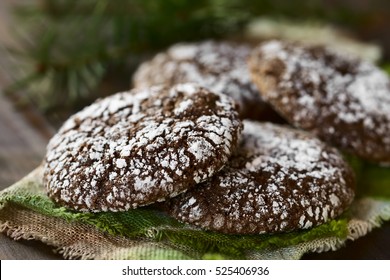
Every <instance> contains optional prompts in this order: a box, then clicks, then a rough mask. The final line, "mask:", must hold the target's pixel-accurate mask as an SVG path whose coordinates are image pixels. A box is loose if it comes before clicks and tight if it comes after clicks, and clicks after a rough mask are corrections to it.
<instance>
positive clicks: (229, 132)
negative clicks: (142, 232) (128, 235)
mask: <svg viewBox="0 0 390 280" xmlns="http://www.w3.org/2000/svg"><path fill="white" fill-rule="evenodd" d="M236 109H237V108H236V105H235V103H234V101H233V100H232V99H231V98H229V97H228V96H226V95H222V94H216V93H212V92H210V91H209V90H207V89H205V88H203V87H200V86H197V85H194V84H179V85H176V86H174V87H172V88H166V87H161V86H157V87H152V88H150V89H140V90H133V91H131V92H123V93H118V94H115V95H113V96H110V97H107V98H105V99H102V100H98V101H97V102H95V103H94V104H92V105H90V106H88V107H86V108H85V109H84V110H82V111H81V112H79V113H77V114H75V115H73V116H72V117H70V118H69V120H68V121H66V123H65V124H64V125H63V126H62V128H61V129H60V130H59V132H58V133H57V134H56V135H55V136H54V137H53V138H52V139H51V141H50V143H49V145H48V148H47V154H46V160H45V174H44V182H45V185H46V187H47V190H48V195H49V196H50V197H51V198H52V199H53V200H54V201H56V202H57V203H59V204H60V205H64V206H66V207H69V208H71V209H75V210H79V211H92V212H99V211H126V210H128V209H130V208H136V207H138V206H142V205H147V204H150V203H153V202H156V201H163V200H165V199H166V198H168V197H173V196H175V195H177V194H179V193H181V192H183V191H185V190H187V189H188V188H190V187H192V186H194V185H195V184H197V183H200V182H202V181H204V180H206V179H207V178H209V177H210V176H212V175H213V174H214V173H215V172H216V171H218V170H220V169H221V168H222V167H223V165H224V164H225V163H226V162H227V160H228V157H229V156H230V154H231V152H232V150H233V149H234V148H235V146H236V144H237V141H238V140H237V139H238V136H239V134H240V132H241V128H242V124H241V122H240V120H239V118H238V112H237V111H236Z"/></svg>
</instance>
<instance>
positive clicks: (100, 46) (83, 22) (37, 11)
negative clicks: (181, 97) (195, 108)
mask: <svg viewBox="0 0 390 280" xmlns="http://www.w3.org/2000/svg"><path fill="white" fill-rule="evenodd" d="M297 6H299V7H301V8H300V9H296V7H297ZM339 11H340V12H339V13H336V14H335V13H331V14H330V13H327V12H326V10H324V9H323V5H321V3H319V1H308V0H299V1H294V3H292V2H291V1H290V2H289V1H278V0H263V1H252V0H196V1H189V0H83V1H78V0H41V1H34V2H32V4H29V5H26V4H23V6H20V7H18V9H17V10H16V15H17V21H16V22H17V23H18V25H19V26H20V28H19V29H21V30H22V31H23V35H24V36H23V37H20V36H19V38H18V40H19V42H20V45H21V48H19V51H15V50H13V55H15V57H17V58H19V59H18V60H17V61H18V64H17V65H18V67H20V68H23V71H21V72H23V75H17V76H16V77H15V80H16V81H15V83H14V84H13V85H12V86H11V87H10V88H9V89H8V92H11V93H12V92H16V91H18V90H20V89H23V90H22V91H21V92H24V93H25V95H26V96H27V97H28V98H29V99H30V100H32V101H33V102H34V103H35V104H36V105H37V106H38V107H39V108H40V109H41V110H42V111H43V112H44V113H45V114H46V115H47V116H49V117H50V116H51V117H52V116H53V115H54V116H57V117H58V118H59V119H58V120H59V122H61V120H63V119H64V117H66V115H67V114H69V113H72V112H74V111H76V110H79V109H80V108H81V107H83V106H85V105H86V104H88V103H90V102H92V100H94V99H96V98H97V97H100V96H104V95H107V94H112V93H113V92H115V91H118V90H125V89H127V88H129V87H130V78H131V75H132V73H133V71H134V70H135V68H136V67H137V65H138V64H139V63H140V61H141V60H142V59H144V58H146V57H148V56H150V55H151V54H152V53H153V52H155V51H157V50H161V49H162V48H165V47H167V46H168V45H171V44H173V43H177V42H180V41H198V40H203V39H209V38H213V39H218V38H226V37H231V36H237V35H240V34H241V31H242V30H243V27H244V26H245V24H246V23H248V22H249V21H250V20H251V19H253V18H255V17H258V16H259V15H264V14H267V15H271V16H272V15H273V16H281V15H283V16H287V17H290V18H299V19H302V16H304V17H305V18H306V19H307V18H308V17H310V16H311V17H312V18H313V17H315V18H316V19H318V17H319V18H327V17H328V18H329V17H330V18H331V19H332V20H336V21H337V20H338V21H343V20H344V23H352V24H354V23H356V22H357V20H356V13H355V14H354V13H350V14H348V13H347V12H345V9H340V10H339ZM361 16H362V15H360V17H361ZM19 72H20V71H19ZM61 112H64V114H60V113H61Z"/></svg>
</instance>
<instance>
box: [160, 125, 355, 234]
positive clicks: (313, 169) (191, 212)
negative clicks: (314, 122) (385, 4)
mask: <svg viewBox="0 0 390 280" xmlns="http://www.w3.org/2000/svg"><path fill="white" fill-rule="evenodd" d="M354 187H355V179H354V174H353V173H352V171H351V169H350V167H349V166H348V165H347V163H346V162H345V161H344V160H343V158H342V157H341V155H340V154H339V152H338V151H337V150H336V149H335V148H331V147H329V146H327V145H326V144H325V143H323V142H322V141H320V140H319V139H318V138H316V137H314V136H312V135H311V134H308V133H306V132H303V131H299V130H295V129H292V128H288V127H284V126H279V125H274V124H271V123H257V122H249V121H244V130H243V132H242V136H241V140H240V144H239V146H238V149H237V151H236V153H235V155H234V156H232V158H231V159H230V161H229V162H228V164H227V165H226V166H225V167H224V168H223V169H222V171H220V172H219V173H218V174H216V175H215V176H213V177H212V178H211V179H209V180H207V181H206V182H204V183H202V184H200V185H199V186H198V187H197V188H194V189H191V190H188V191H187V192H186V193H183V194H181V195H179V196H177V197H175V198H173V199H171V200H169V201H167V202H166V209H168V210H167V211H168V212H169V213H170V214H171V215H172V216H173V217H175V218H177V219H178V220H180V221H183V222H186V223H188V224H192V225H195V226H198V227H201V228H204V229H208V230H214V231H218V232H223V233H231V234H258V233H275V232H286V231H292V230H297V229H308V228H311V227H313V226H316V225H320V224H323V223H325V222H327V221H329V220H330V219H332V218H335V217H336V216H338V215H340V214H341V213H342V212H343V211H344V210H345V209H346V208H347V207H348V206H349V205H350V203H351V202H352V200H353V197H354Z"/></svg>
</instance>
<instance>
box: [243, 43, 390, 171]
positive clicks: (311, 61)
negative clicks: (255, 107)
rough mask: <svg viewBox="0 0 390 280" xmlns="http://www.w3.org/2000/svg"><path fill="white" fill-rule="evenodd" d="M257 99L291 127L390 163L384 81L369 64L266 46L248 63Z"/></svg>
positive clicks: (389, 87)
mask: <svg viewBox="0 0 390 280" xmlns="http://www.w3.org/2000/svg"><path fill="white" fill-rule="evenodd" d="M249 64H250V70H251V74H252V77H253V80H254V82H255V83H256V84H257V86H258V87H259V89H260V90H261V93H262V96H263V98H264V99H265V100H267V101H268V102H269V103H270V104H271V105H273V107H274V108H275V110H276V111H278V112H279V113H280V114H281V115H282V116H284V117H285V118H286V119H287V120H288V121H289V122H290V123H291V124H293V125H294V126H297V127H300V128H303V129H305V130H309V131H312V132H314V133H315V134H316V135H318V136H319V137H320V138H322V139H323V140H324V141H326V142H329V143H332V144H334V145H336V146H338V147H340V148H343V149H346V150H349V151H350V152H352V153H354V154H356V155H358V156H360V157H362V158H363V159H366V160H369V161H374V162H379V163H383V164H390V79H389V77H388V76H387V74H385V73H384V72H383V71H382V70H380V69H379V68H377V67H376V66H374V65H373V64H371V63H369V62H365V61H361V60H358V59H356V58H354V57H351V56H348V55H345V54H340V53H338V52H335V51H333V50H331V49H329V48H327V47H320V46H303V45H299V44H293V43H287V42H282V41H270V42H267V43H264V44H262V45H260V46H259V47H257V48H256V49H255V50H254V51H253V53H252V55H251V57H250V60H249Z"/></svg>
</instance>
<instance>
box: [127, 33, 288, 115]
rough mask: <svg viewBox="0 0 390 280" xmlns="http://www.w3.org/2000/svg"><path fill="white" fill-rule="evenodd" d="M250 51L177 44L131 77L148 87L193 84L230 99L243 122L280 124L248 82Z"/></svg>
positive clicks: (205, 44)
mask: <svg viewBox="0 0 390 280" xmlns="http://www.w3.org/2000/svg"><path fill="white" fill-rule="evenodd" d="M250 51H251V48H250V47H249V46H248V45H245V44H236V43H230V42H214V41H205V42H201V43H187V44H186V43H181V44H176V45H174V46H172V47H170V48H169V49H168V50H167V51H165V52H162V53H159V54H157V55H156V56H155V57H154V58H153V59H151V60H150V61H147V62H144V63H143V64H142V65H141V66H140V67H139V69H138V70H137V71H136V73H135V74H134V77H133V84H134V86H135V87H149V86H152V85H156V84H165V85H168V86H172V85H174V84H176V83H185V82H195V83H198V84H200V85H202V86H205V87H208V88H209V89H210V90H212V91H215V92H221V93H224V94H226V95H228V96H230V97H232V98H233V99H234V100H235V101H236V102H237V103H238V104H239V106H240V114H241V117H242V118H251V119H259V120H264V119H267V120H273V119H275V121H280V120H281V118H280V117H279V116H278V115H277V114H276V113H275V111H273V109H271V107H270V106H268V105H267V104H266V103H264V102H263V101H262V99H261V97H260V94H259V92H258V90H257V88H256V86H255V85H254V84H253V83H252V81H251V78H250V75H249V70H248V66H247V58H248V56H249V54H250Z"/></svg>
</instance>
